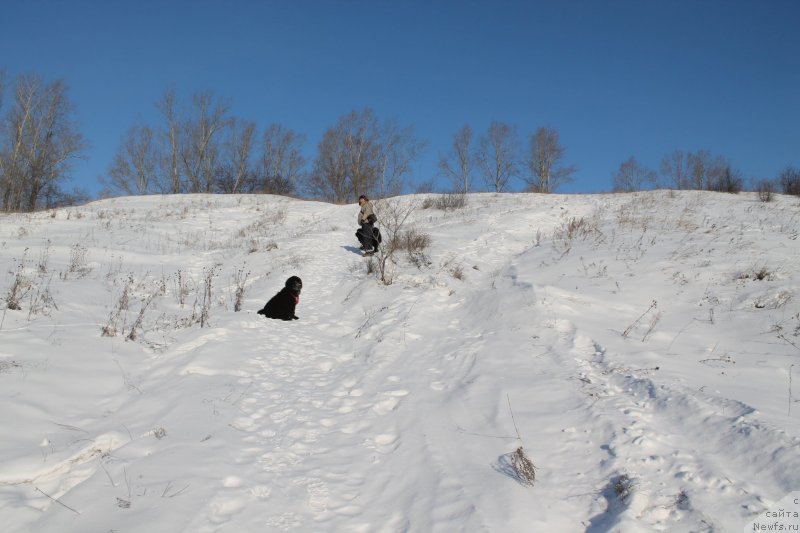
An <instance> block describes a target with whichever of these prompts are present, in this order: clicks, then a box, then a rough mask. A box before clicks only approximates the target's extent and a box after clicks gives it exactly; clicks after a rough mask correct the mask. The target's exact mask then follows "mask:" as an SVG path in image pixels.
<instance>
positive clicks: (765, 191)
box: [756, 180, 775, 202]
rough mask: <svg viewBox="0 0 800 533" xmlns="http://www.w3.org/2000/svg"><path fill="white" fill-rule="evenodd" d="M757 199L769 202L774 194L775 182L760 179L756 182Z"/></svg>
mask: <svg viewBox="0 0 800 533" xmlns="http://www.w3.org/2000/svg"><path fill="white" fill-rule="evenodd" d="M756 190H757V191H758V199H759V200H761V201H762V202H771V201H772V200H773V195H774V194H775V182H773V181H772V180H761V181H759V182H758V183H757V184H756Z"/></svg>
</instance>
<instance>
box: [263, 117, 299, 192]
mask: <svg viewBox="0 0 800 533" xmlns="http://www.w3.org/2000/svg"><path fill="white" fill-rule="evenodd" d="M304 142H305V138H304V137H303V136H302V135H300V134H298V133H296V132H294V131H293V130H291V129H289V128H286V127H285V126H283V125H282V124H270V125H269V126H268V127H267V129H266V130H265V131H264V136H263V138H262V143H261V149H262V153H261V161H260V168H259V180H258V181H259V183H258V186H257V190H260V191H261V192H267V193H272V194H284V195H285V194H292V193H294V192H295V190H296V189H297V184H298V183H299V182H300V181H301V180H302V177H303V171H304V169H305V166H306V158H305V157H304V156H303V143H304Z"/></svg>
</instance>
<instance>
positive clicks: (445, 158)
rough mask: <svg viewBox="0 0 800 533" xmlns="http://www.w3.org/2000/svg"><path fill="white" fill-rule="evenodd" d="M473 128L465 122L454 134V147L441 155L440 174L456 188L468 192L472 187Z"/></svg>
mask: <svg viewBox="0 0 800 533" xmlns="http://www.w3.org/2000/svg"><path fill="white" fill-rule="evenodd" d="M473 157H474V156H473V153H472V128H471V127H469V125H467V124H465V125H464V126H462V127H461V129H460V130H458V131H457V132H456V133H455V134H454V135H453V147H452V149H451V150H450V152H448V153H447V154H446V155H440V156H439V174H440V175H442V176H444V177H445V178H447V179H448V180H450V182H451V183H452V184H453V187H454V189H456V190H458V191H460V192H463V193H468V192H469V191H470V188H471V187H472V161H473Z"/></svg>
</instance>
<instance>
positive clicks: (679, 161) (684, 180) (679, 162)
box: [661, 150, 691, 190]
mask: <svg viewBox="0 0 800 533" xmlns="http://www.w3.org/2000/svg"><path fill="white" fill-rule="evenodd" d="M689 174H690V171H689V158H688V156H687V154H686V153H685V152H683V151H682V150H674V151H672V152H671V153H669V154H667V155H665V156H664V158H663V159H662V160H661V175H662V176H663V177H664V180H665V185H667V186H669V187H672V188H674V189H678V190H684V189H689V188H691V187H690V183H691V182H690V179H689Z"/></svg>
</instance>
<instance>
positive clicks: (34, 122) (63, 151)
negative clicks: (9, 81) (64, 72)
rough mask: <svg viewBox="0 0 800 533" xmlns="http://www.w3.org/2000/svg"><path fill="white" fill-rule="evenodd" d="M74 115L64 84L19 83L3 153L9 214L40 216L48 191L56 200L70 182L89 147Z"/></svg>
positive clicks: (5, 203) (24, 78)
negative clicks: (75, 164) (78, 160)
mask: <svg viewBox="0 0 800 533" xmlns="http://www.w3.org/2000/svg"><path fill="white" fill-rule="evenodd" d="M72 111H73V109H72V104H71V103H70V101H69V99H68V98H67V86H66V84H65V83H64V81H63V80H57V81H55V82H52V83H49V84H46V83H44V81H43V80H42V79H41V78H39V77H38V76H21V77H20V78H18V79H17V81H16V84H15V91H14V102H13V104H12V107H11V109H10V110H9V113H8V115H7V117H6V118H5V120H4V124H5V127H4V128H3V131H4V132H6V134H5V135H4V136H3V141H2V148H0V157H2V159H3V161H4V162H3V163H2V169H3V174H2V182H0V186H2V196H3V208H4V209H5V210H7V211H10V210H27V211H33V210H35V209H36V208H37V206H38V204H39V203H40V201H41V200H42V195H43V194H44V192H45V191H49V192H50V194H52V195H56V193H57V191H58V190H60V187H59V183H60V182H61V181H63V180H66V179H67V178H68V177H69V176H68V175H69V171H70V170H71V166H72V161H73V160H74V159H75V158H77V157H79V156H80V155H81V153H82V151H83V150H84V147H85V144H84V141H83V136H82V135H81V134H80V133H79V132H78V129H77V126H76V124H75V123H74V122H73V121H72V119H71V114H72Z"/></svg>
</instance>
